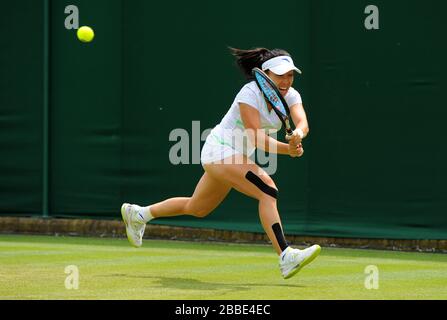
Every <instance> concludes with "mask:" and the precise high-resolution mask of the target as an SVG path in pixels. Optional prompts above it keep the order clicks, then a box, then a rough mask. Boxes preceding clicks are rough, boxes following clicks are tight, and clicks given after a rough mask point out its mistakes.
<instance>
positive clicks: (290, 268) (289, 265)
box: [279, 244, 321, 279]
mask: <svg viewBox="0 0 447 320" xmlns="http://www.w3.org/2000/svg"><path fill="white" fill-rule="evenodd" d="M320 251H321V247H320V246H319V245H317V244H316V245H313V246H311V247H309V248H307V249H304V250H299V249H293V248H291V247H288V248H287V249H286V250H284V252H283V253H281V255H280V256H279V268H280V270H281V274H282V276H283V278H284V279H289V278H291V277H293V276H294V275H295V274H297V273H298V271H300V270H301V269H302V268H303V267H304V266H305V265H307V264H309V263H310V262H312V261H313V260H314V259H315V258H316V257H317V256H318V255H319V254H320Z"/></svg>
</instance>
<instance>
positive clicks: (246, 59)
mask: <svg viewBox="0 0 447 320" xmlns="http://www.w3.org/2000/svg"><path fill="white" fill-rule="evenodd" d="M228 48H229V49H230V52H231V54H232V55H233V56H234V57H235V58H236V63H237V65H238V66H239V68H240V69H241V71H242V73H243V74H244V76H245V77H246V78H247V79H248V80H252V79H253V76H252V74H251V71H252V70H253V68H261V66H262V64H263V63H264V62H266V61H267V60H270V59H272V58H275V57H279V56H289V57H290V54H289V53H288V52H287V51H285V50H282V49H273V50H269V49H267V48H254V49H250V50H242V49H236V48H232V47H228Z"/></svg>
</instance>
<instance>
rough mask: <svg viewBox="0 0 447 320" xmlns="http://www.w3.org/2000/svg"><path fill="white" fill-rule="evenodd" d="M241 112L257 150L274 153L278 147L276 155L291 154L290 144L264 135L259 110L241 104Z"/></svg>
mask: <svg viewBox="0 0 447 320" xmlns="http://www.w3.org/2000/svg"><path fill="white" fill-rule="evenodd" d="M239 110H240V113H241V118H242V122H243V123H244V127H245V129H246V130H247V133H248V137H249V139H250V140H251V142H252V143H253V144H254V145H255V146H256V147H257V148H260V149H262V150H265V151H267V152H274V149H275V146H276V152H275V153H277V154H290V153H289V145H288V144H286V143H282V142H279V141H278V140H276V139H273V138H272V137H269V136H268V135H266V134H265V133H264V130H261V116H260V114H259V111H258V110H256V109H255V108H253V107H251V106H249V105H248V104H245V103H239ZM271 147H272V148H271ZM270 149H273V150H270Z"/></svg>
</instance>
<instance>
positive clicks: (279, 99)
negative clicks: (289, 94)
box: [252, 68, 293, 136]
mask: <svg viewBox="0 0 447 320" xmlns="http://www.w3.org/2000/svg"><path fill="white" fill-rule="evenodd" d="M252 74H253V76H254V78H255V81H256V83H257V84H258V87H259V89H261V91H262V93H263V94H264V97H265V98H266V99H267V101H268V102H270V104H271V105H272V108H273V110H274V111H275V113H276V115H277V116H278V117H279V119H280V120H281V122H282V124H283V125H284V128H285V129H286V133H287V135H288V136H291V135H292V134H293V130H292V128H291V127H290V110H289V106H288V105H287V102H286V100H284V98H283V96H282V95H281V93H280V92H279V90H278V87H276V85H275V83H274V82H273V80H272V79H270V78H269V76H268V75H267V74H266V73H265V72H264V71H262V70H261V69H259V68H254V69H253V71H252Z"/></svg>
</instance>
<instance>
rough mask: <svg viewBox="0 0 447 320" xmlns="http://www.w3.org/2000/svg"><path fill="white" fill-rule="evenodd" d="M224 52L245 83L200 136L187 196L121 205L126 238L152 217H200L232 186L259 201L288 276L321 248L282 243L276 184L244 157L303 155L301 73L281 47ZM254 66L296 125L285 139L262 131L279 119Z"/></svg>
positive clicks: (134, 240)
mask: <svg viewBox="0 0 447 320" xmlns="http://www.w3.org/2000/svg"><path fill="white" fill-rule="evenodd" d="M230 50H231V53H232V54H233V56H234V57H235V59H236V62H237V64H238V66H239V67H240V69H241V71H242V72H243V73H244V75H245V77H246V78H247V79H248V81H249V82H248V83H247V84H246V85H245V86H244V87H243V88H242V89H241V90H240V91H239V93H238V94H237V95H236V98H235V100H234V102H233V104H232V105H231V107H230V109H229V111H228V112H227V114H226V115H225V116H224V118H223V119H222V121H221V122H220V124H218V125H217V126H216V127H215V128H214V129H213V130H212V131H211V133H210V135H209V136H208V138H207V139H206V142H205V144H204V146H203V148H202V152H201V163H202V166H203V168H204V171H205V172H204V174H203V176H202V177H201V179H200V181H199V182H198V184H197V186H196V189H195V191H194V193H193V195H192V196H191V197H178V198H171V199H167V200H165V201H163V202H159V203H156V204H152V205H150V206H147V207H141V206H138V205H131V204H128V203H124V204H123V205H122V207H121V214H122V217H123V220H124V222H125V224H126V233H127V237H128V239H129V242H130V243H131V244H132V245H133V246H135V247H140V246H141V245H142V238H143V235H144V230H145V227H146V223H148V222H149V221H151V220H152V219H155V218H161V217H172V216H178V215H192V216H195V217H198V218H203V217H205V216H207V215H208V214H210V213H211V212H212V211H213V210H214V209H215V208H216V207H217V206H218V205H219V204H220V203H221V202H222V201H223V200H224V199H225V197H226V196H227V195H228V193H229V192H230V190H231V189H235V190H237V191H239V192H241V193H243V194H245V195H247V196H249V197H252V198H255V199H257V200H258V201H259V208H258V209H259V217H260V220H261V223H262V226H263V228H264V230H265V232H266V234H267V236H268V238H269V239H270V241H271V242H272V245H273V248H274V249H275V250H276V252H277V253H278V255H279V266H280V270H281V274H282V276H283V277H284V278H285V279H288V278H290V277H292V276H293V275H295V274H296V273H297V272H298V271H299V270H301V268H302V267H304V266H305V265H307V264H308V263H309V262H311V261H312V260H313V259H315V258H316V257H317V256H318V254H319V253H320V250H321V248H320V246H318V245H313V246H311V247H309V248H307V249H304V250H299V249H295V248H291V247H290V246H289V245H288V243H287V241H286V240H285V237H284V234H283V228H282V224H281V219H280V216H279V213H278V209H277V205H276V201H277V199H276V198H277V193H278V188H277V187H276V184H275V182H274V181H273V179H272V178H271V177H270V176H269V175H268V174H267V173H266V172H265V171H264V170H263V169H262V168H260V167H259V166H258V165H257V164H256V163H255V162H253V161H252V160H250V159H249V157H250V155H251V154H253V152H254V151H255V149H256V148H261V149H262V150H265V151H268V152H270V153H272V152H274V153H277V154H283V155H289V156H291V157H301V156H302V155H303V153H304V150H303V146H302V143H301V142H302V140H303V139H304V138H305V137H306V136H307V135H308V133H309V127H308V122H307V118H306V113H305V111H304V108H303V105H302V101H301V96H300V94H299V93H298V92H297V91H296V90H295V89H294V88H292V84H293V80H294V73H295V72H298V73H301V71H300V70H299V69H298V68H297V67H295V65H294V63H293V60H292V58H291V57H290V54H288V53H287V52H286V51H284V50H280V49H274V50H269V49H266V48H257V49H253V50H241V49H234V48H230ZM255 67H258V68H260V69H262V70H263V71H264V72H266V74H267V75H268V76H269V77H270V78H271V79H272V80H273V81H274V82H275V84H276V85H277V87H278V88H279V90H280V93H281V95H282V96H283V97H284V98H285V100H286V102H287V104H288V105H289V106H290V114H291V117H292V120H293V122H294V123H295V125H296V129H295V130H294V132H293V135H292V136H291V137H286V138H287V139H286V140H288V142H287V143H283V142H280V141H278V140H276V139H274V138H272V137H270V136H269V135H268V134H269V133H272V132H276V131H278V130H280V129H281V126H282V123H281V121H280V119H279V118H278V116H277V115H276V114H275V112H272V106H271V105H270V104H269V103H268V102H267V100H266V99H265V98H264V96H263V94H262V92H261V90H260V89H259V88H258V86H257V84H256V82H255V81H252V79H253V78H252V69H253V68H255ZM241 132H250V134H248V135H247V137H248V143H245V144H241V143H237V142H236V141H240V139H239V140H238V138H240V135H241ZM235 138H236V139H235ZM246 140H247V139H246Z"/></svg>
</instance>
